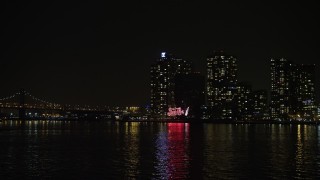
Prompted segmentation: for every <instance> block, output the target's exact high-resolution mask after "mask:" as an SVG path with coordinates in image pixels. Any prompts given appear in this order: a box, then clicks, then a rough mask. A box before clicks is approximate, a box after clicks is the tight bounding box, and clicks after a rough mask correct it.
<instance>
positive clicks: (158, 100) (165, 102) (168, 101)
mask: <svg viewBox="0 0 320 180" xmlns="http://www.w3.org/2000/svg"><path fill="white" fill-rule="evenodd" d="M191 69H192V68H191V64H190V63H189V62H188V61H186V60H183V59H181V58H176V57H174V56H172V55H171V54H167V53H165V52H162V53H161V57H160V58H159V59H158V60H157V62H156V63H155V64H153V65H152V66H151V113H152V115H153V116H155V117H166V115H167V112H168V108H170V107H175V95H174V93H175V92H174V90H175V82H174V81H175V77H176V75H178V74H190V73H191Z"/></svg>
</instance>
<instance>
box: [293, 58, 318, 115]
mask: <svg viewBox="0 0 320 180" xmlns="http://www.w3.org/2000/svg"><path fill="white" fill-rule="evenodd" d="M293 67H294V75H295V76H294V81H295V83H294V85H295V91H294V92H295V94H294V95H295V97H296V99H295V102H296V104H295V105H296V106H295V112H296V114H295V115H296V116H297V117H301V118H305V119H312V118H314V117H315V116H316V114H317V113H316V112H317V106H316V103H315V99H316V97H315V96H316V95H315V73H316V71H315V65H314V64H310V65H306V64H297V65H295V66H293Z"/></svg>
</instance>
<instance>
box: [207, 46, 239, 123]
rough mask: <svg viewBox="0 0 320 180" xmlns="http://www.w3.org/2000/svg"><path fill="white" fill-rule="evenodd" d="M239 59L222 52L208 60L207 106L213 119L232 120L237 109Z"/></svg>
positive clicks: (215, 53)
mask: <svg viewBox="0 0 320 180" xmlns="http://www.w3.org/2000/svg"><path fill="white" fill-rule="evenodd" d="M237 72H238V66H237V59H236V58H235V57H233V56H230V55H227V54H225V53H224V52H222V51H219V52H218V51H216V52H214V53H213V55H211V56H209V57H208V58H207V82H206V83H207V84H206V85H207V86H206V96H207V105H208V106H209V107H211V108H212V109H213V113H212V118H213V119H222V120H223V119H232V118H233V115H234V108H236V107H235V106H236V104H235V103H236V102H235V95H236V92H237Z"/></svg>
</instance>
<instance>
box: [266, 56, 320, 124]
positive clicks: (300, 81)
mask: <svg viewBox="0 0 320 180" xmlns="http://www.w3.org/2000/svg"><path fill="white" fill-rule="evenodd" d="M270 111H271V112H270V113H271V118H272V119H281V120H285V119H300V118H303V119H312V118H314V117H315V116H316V113H317V107H316V103H315V65H304V64H293V63H292V62H290V61H287V60H286V59H283V58H282V59H271V102H270Z"/></svg>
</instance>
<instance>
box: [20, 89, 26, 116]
mask: <svg viewBox="0 0 320 180" xmlns="http://www.w3.org/2000/svg"><path fill="white" fill-rule="evenodd" d="M25 95H26V91H25V90H24V89H20V95H19V119H25V117H26V108H25Z"/></svg>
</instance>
